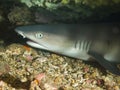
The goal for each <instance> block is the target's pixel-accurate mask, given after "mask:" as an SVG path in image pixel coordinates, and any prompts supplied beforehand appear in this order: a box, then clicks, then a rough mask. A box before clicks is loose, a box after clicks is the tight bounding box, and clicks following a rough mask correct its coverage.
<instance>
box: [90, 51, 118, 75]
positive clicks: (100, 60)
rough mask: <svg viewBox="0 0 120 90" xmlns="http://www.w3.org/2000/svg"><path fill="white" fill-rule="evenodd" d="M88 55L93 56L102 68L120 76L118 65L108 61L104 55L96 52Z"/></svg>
mask: <svg viewBox="0 0 120 90" xmlns="http://www.w3.org/2000/svg"><path fill="white" fill-rule="evenodd" d="M88 54H89V55H91V56H93V57H94V58H95V59H96V60H97V62H98V63H99V64H100V65H101V66H103V67H104V68H105V69H107V70H109V71H110V72H111V73H113V74H116V75H120V69H119V68H118V67H117V64H115V63H111V62H109V61H107V60H106V59H104V57H103V56H102V55H100V54H98V53H96V52H93V51H89V52H88Z"/></svg>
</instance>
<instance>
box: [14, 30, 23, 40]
mask: <svg viewBox="0 0 120 90" xmlns="http://www.w3.org/2000/svg"><path fill="white" fill-rule="evenodd" d="M15 32H17V33H18V34H20V35H21V36H23V38H25V35H24V32H23V31H21V30H18V29H15Z"/></svg>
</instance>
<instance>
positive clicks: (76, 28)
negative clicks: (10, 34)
mask: <svg viewBox="0 0 120 90" xmlns="http://www.w3.org/2000/svg"><path fill="white" fill-rule="evenodd" d="M15 31H16V32H17V33H18V34H20V35H22V36H23V37H24V38H28V39H29V40H31V41H27V44H28V45H30V46H32V47H35V48H39V49H43V50H47V51H51V52H55V53H58V54H61V55H65V56H69V57H73V58H78V59H82V60H85V61H90V60H91V59H90V58H94V59H95V60H96V61H97V62H98V63H99V64H100V65H101V66H103V67H104V68H105V69H107V70H109V71H110V72H111V73H113V74H116V75H120V69H119V68H118V64H120V24H113V23H97V24H76V25H74V24H43V25H27V26H20V27H17V28H16V29H15Z"/></svg>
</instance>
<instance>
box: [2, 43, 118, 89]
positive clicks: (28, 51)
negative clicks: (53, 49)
mask: <svg viewBox="0 0 120 90" xmlns="http://www.w3.org/2000/svg"><path fill="white" fill-rule="evenodd" d="M0 44H1V45H0V90H120V76H116V75H113V74H111V73H110V72H108V71H106V70H105V69H104V68H103V67H101V66H100V65H99V64H98V63H91V64H89V63H85V62H83V61H82V60H77V59H72V58H68V57H65V56H59V55H56V54H53V53H48V52H46V51H36V50H35V49H32V48H30V47H28V46H24V45H20V44H10V45H9V46H6V47H4V42H2V41H1V42H0Z"/></svg>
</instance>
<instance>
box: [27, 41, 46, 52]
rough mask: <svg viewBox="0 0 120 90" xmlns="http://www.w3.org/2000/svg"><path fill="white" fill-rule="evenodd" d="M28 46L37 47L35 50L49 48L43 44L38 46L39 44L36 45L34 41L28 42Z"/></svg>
mask: <svg viewBox="0 0 120 90" xmlns="http://www.w3.org/2000/svg"><path fill="white" fill-rule="evenodd" d="M26 43H27V44H28V45H30V46H31V47H35V48H39V49H45V50H46V49H47V47H46V46H44V45H42V44H38V43H36V42H34V41H32V40H31V41H27V42H26Z"/></svg>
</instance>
